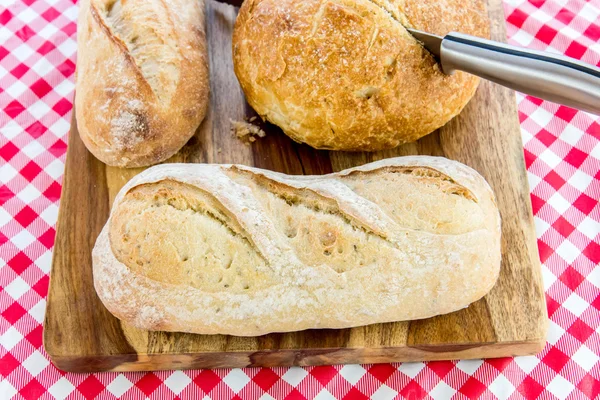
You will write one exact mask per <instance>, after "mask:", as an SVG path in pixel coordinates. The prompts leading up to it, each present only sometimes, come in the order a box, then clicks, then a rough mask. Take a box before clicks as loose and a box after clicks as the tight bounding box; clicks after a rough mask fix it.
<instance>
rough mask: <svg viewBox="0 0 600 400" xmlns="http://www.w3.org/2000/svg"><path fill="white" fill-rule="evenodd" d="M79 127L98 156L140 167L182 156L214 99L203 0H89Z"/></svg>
mask: <svg viewBox="0 0 600 400" xmlns="http://www.w3.org/2000/svg"><path fill="white" fill-rule="evenodd" d="M77 41H78V44H79V46H78V56H77V78H76V91H77V96H76V97H75V113H76V116H77V127H78V130H79V134H80V136H81V139H82V140H83V142H84V144H85V145H86V147H87V148H88V149H89V150H90V152H92V153H93V154H94V155H95V156H96V157H97V158H98V159H99V160H101V161H103V162H104V163H106V164H109V165H112V166H118V167H141V166H147V165H152V164H156V163H158V162H161V161H164V160H166V159H167V158H169V157H170V156H172V155H173V154H175V153H176V152H177V151H178V150H179V149H180V148H181V147H183V145H184V144H185V143H186V142H187V141H188V139H189V138H190V137H192V136H193V135H194V132H195V131H196V129H197V128H198V126H199V125H200V122H201V121H202V120H203V119H204V115H205V114H206V108H207V104H208V89H209V82H208V62H207V60H208V56H207V46H206V38H205V32H204V1H203V0H170V1H163V0H117V1H115V0H82V1H81V2H80V12H79V25H78V32H77Z"/></svg>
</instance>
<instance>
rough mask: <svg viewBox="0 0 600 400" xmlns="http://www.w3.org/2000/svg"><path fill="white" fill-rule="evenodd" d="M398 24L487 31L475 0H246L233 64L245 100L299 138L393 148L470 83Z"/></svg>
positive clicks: (454, 107)
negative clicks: (441, 63) (446, 70)
mask: <svg viewBox="0 0 600 400" xmlns="http://www.w3.org/2000/svg"><path fill="white" fill-rule="evenodd" d="M405 27H412V28H416V29H421V30H424V31H427V32H431V33H435V34H439V35H445V34H447V33H448V32H450V31H459V32H463V33H468V34H472V35H476V36H481V37H488V36H489V20H488V17H487V12H486V10H485V7H484V4H483V1H482V0H466V1H460V0H439V1H422V0H371V1H370V0H246V1H245V2H244V3H243V5H242V7H241V9H240V13H239V15H238V18H237V21H236V24H235V29H234V33H233V61H234V69H235V73H236V75H237V77H238V80H239V82H240V84H241V86H242V88H243V90H244V93H245V94H246V98H247V100H248V102H249V103H250V105H251V106H252V107H253V108H254V109H255V110H256V111H257V112H258V113H259V114H260V115H261V116H262V117H263V118H264V119H267V120H269V121H271V122H272V123H274V124H276V125H278V126H279V127H281V128H282V129H283V131H284V132H285V133H286V134H287V135H289V136H290V137H291V138H292V139H294V140H296V141H298V142H304V143H307V144H309V145H311V146H313V147H316V148H320V149H334V150H351V151H374V150H381V149H385V148H391V147H395V146H398V145H400V144H402V143H406V142H411V141H414V140H416V139H418V138H420V137H422V136H424V135H426V134H428V133H430V132H432V131H434V130H435V129H437V128H439V127H440V126H442V125H444V124H445V123H446V122H448V121H449V120H450V119H451V118H452V117H454V116H455V115H457V114H458V113H459V112H460V111H461V110H462V109H463V107H464V106H465V105H466V104H467V102H468V101H469V100H470V99H471V97H472V96H473V94H474V93H475V90H476V88H477V85H478V82H479V79H478V78H476V77H475V76H472V75H469V74H466V73H462V72H457V73H455V74H454V75H452V76H447V75H444V74H443V73H442V72H441V71H440V68H439V65H438V64H437V63H436V61H435V60H434V58H433V57H432V56H431V54H430V53H429V52H427V51H426V50H424V49H423V47H422V45H421V44H420V43H419V42H417V40H416V39H415V38H414V37H412V35H410V34H409V33H408V31H407V30H406V29H405Z"/></svg>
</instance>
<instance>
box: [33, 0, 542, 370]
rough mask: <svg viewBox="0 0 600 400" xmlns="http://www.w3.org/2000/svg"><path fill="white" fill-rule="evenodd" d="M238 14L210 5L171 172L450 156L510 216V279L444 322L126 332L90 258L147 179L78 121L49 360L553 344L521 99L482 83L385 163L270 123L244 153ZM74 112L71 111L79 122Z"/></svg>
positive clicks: (508, 351)
mask: <svg viewBox="0 0 600 400" xmlns="http://www.w3.org/2000/svg"><path fill="white" fill-rule="evenodd" d="M489 12H490V16H491V19H492V36H493V38H494V39H496V40H500V41H504V39H505V37H506V36H505V31H504V16H503V10H502V4H501V0H490V2H489ZM235 16H236V9H235V8H233V7H231V6H228V5H224V4H220V3H216V2H213V1H212V0H210V1H209V2H208V4H207V27H208V28H207V29H208V31H207V34H208V41H209V48H210V72H211V104H210V110H209V113H208V116H207V118H206V120H205V121H204V123H203V124H202V126H201V127H200V128H199V130H198V132H197V133H196V135H195V136H194V137H193V138H192V139H191V140H190V141H189V143H188V144H187V145H186V146H185V147H184V148H183V149H182V150H181V151H180V152H179V154H177V155H175V156H174V157H173V158H172V159H170V160H169V162H194V163H198V162H209V163H240V164H246V165H253V166H256V167H260V168H267V169H271V170H275V171H280V172H285V173H288V174H324V173H328V172H332V171H339V170H342V169H345V168H348V167H352V166H356V165H361V164H364V163H367V162H370V161H374V160H378V159H381V158H387V157H393V156H398V155H412V154H429V155H440V156H446V157H448V158H451V159H454V160H458V161H461V162H463V163H465V164H467V165H469V166H471V167H473V168H475V169H476V170H477V171H479V172H480V173H481V174H482V175H483V176H484V177H485V178H486V179H487V180H488V182H489V183H490V184H491V186H492V188H493V189H494V191H495V193H496V196H497V201H498V206H499V208H500V212H501V215H502V219H503V225H502V256H503V261H502V269H501V273H500V278H499V280H498V283H497V284H496V286H495V287H494V288H493V289H492V291H491V292H490V293H489V294H488V295H487V296H486V297H485V298H483V299H481V300H480V301H478V302H476V303H475V304H472V305H471V306H470V307H468V308H466V309H463V310H461V311H458V312H455V313H452V314H448V315H443V316H439V317H435V318H430V319H425V320H419V321H412V322H402V323H388V324H377V325H370V326H364V327H358V328H353V329H344V330H308V331H302V332H293V333H284V334H270V335H266V336H261V337H254V338H248V337H244V338H241V337H232V336H220V335H194V334H184V333H167V332H149V331H144V330H140V329H137V328H133V327H131V326H128V325H127V324H124V323H121V322H120V321H119V320H117V319H116V318H115V317H113V316H112V315H111V314H110V313H109V312H108V311H107V310H106V309H105V308H104V306H103V305H102V303H101V302H100V300H99V299H98V297H97V295H96V292H95V291H94V287H93V282H92V264H91V250H92V247H93V245H94V242H95V240H96V237H97V236H98V234H99V232H100V230H101V228H102V226H103V225H104V224H105V223H106V220H107V217H108V214H109V210H110V206H111V204H112V201H113V199H114V197H115V195H116V193H117V192H118V190H119V189H120V188H121V186H122V185H123V184H125V182H127V181H128V180H129V179H130V178H131V177H133V176H134V175H135V174H137V173H139V172H140V171H141V169H137V170H124V169H118V168H111V167H106V166H105V165H104V164H103V163H101V162H99V161H98V160H96V159H95V158H94V157H93V156H92V155H91V154H90V153H89V152H88V151H87V150H86V148H85V147H84V145H83V143H82V142H81V140H80V138H79V134H78V132H77V128H76V123H75V121H73V124H72V128H71V132H70V136H69V146H68V151H67V161H66V170H65V176H64V183H63V192H62V198H61V202H60V212H59V219H58V232H57V236H56V244H55V248H54V259H53V266H52V272H51V279H50V289H49V294H48V305H47V311H46V321H45V327H44V344H45V347H46V351H47V352H48V354H49V355H50V357H51V359H52V361H53V362H54V363H55V365H56V366H57V367H59V368H60V369H63V370H67V371H104V370H117V371H126V370H154V369H173V368H176V369H184V368H218V367H242V366H285V365H318V364H338V363H377V362H393V361H415V360H438V359H459V358H481V357H501V356H512V355H523V354H533V353H536V352H538V351H540V350H541V349H542V347H543V345H544V343H545V337H546V326H547V314H546V305H545V298H544V290H543V286H542V279H541V269H540V263H539V258H538V251H537V247H536V236H535V230H534V225H533V218H532V214H531V205H530V197H529V187H528V183H527V176H526V172H525V166H524V162H523V147H522V143H521V134H520V130H519V123H518V120H517V111H516V103H515V98H514V94H513V93H512V92H510V91H508V90H506V89H503V88H501V87H499V86H496V85H493V84H491V83H488V82H483V83H482V84H481V85H480V87H479V89H478V91H477V94H476V96H475V98H474V99H473V100H472V101H471V102H470V103H469V105H468V106H467V107H466V109H465V110H464V111H463V112H462V113H461V114H460V115H459V116H458V117H457V118H455V119H454V120H452V121H451V122H450V123H449V124H447V125H446V126H445V127H443V128H442V129H440V130H439V131H437V132H435V133H433V134H431V135H429V136H426V137H425V138H423V139H421V140H419V141H418V142H415V143H411V144H407V145H404V146H401V147H399V148H397V149H394V150H389V151H384V152H378V153H370V154H367V153H352V154H350V153H342V152H327V151H316V150H313V149H312V148H310V147H308V146H305V145H299V144H297V143H294V142H293V141H291V140H290V139H289V138H288V137H287V136H285V135H284V134H282V133H281V132H280V131H279V130H278V129H277V128H276V127H274V126H272V125H268V124H266V125H264V126H263V128H264V129H265V131H266V132H267V137H265V138H262V139H259V140H257V141H256V142H255V143H253V144H252V145H245V144H243V143H242V142H241V141H239V140H238V139H236V138H235V137H234V136H233V135H232V133H231V132H230V119H232V120H242V119H243V118H244V117H249V116H251V115H253V113H254V112H253V111H252V110H251V109H250V108H249V106H248V105H247V104H246V103H245V101H244V97H243V94H242V91H241V89H240V87H239V85H238V82H237V79H236V78H235V75H234V73H233V68H232V62H231V32H232V29H233V23H234V21H235ZM73 114H74V113H73Z"/></svg>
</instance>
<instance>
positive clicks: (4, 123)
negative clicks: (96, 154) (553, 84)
mask: <svg viewBox="0 0 600 400" xmlns="http://www.w3.org/2000/svg"><path fill="white" fill-rule="evenodd" d="M505 13H506V21H507V27H508V35H509V41H510V42H511V43H513V44H517V45H521V46H526V47H530V48H535V49H541V50H548V51H554V52H558V53H564V54H566V55H568V56H571V57H575V58H577V59H581V60H583V61H586V62H588V63H591V64H595V65H600V43H599V40H600V0H592V1H589V2H585V1H582V0H549V1H542V0H529V1H526V0H506V1H505ZM76 14H77V6H76V5H75V4H74V3H73V1H71V0H38V1H33V0H24V1H17V2H13V1H11V0H0V106H1V107H0V108H1V111H0V133H1V134H0V399H5V398H11V397H13V396H14V397H15V398H25V399H37V398H40V397H41V398H61V399H62V398H67V397H68V398H82V397H83V398H95V397H99V398H114V397H120V396H124V397H126V398H147V397H149V398H153V399H162V398H167V397H173V396H178V397H179V398H184V397H186V398H187V397H189V398H202V397H204V396H207V397H209V398H231V397H235V396H238V397H237V398H247V399H256V398H264V399H270V398H290V399H303V398H313V397H316V398H319V399H333V398H348V399H361V398H367V397H371V398H374V399H391V398H394V397H402V398H409V399H419V398H423V397H429V398H433V399H447V398H451V397H452V398H469V399H473V398H478V397H482V398H486V399H487V398H500V399H505V398H511V399H519V398H526V399H535V398H558V399H582V398H590V399H595V398H598V396H599V395H600V362H599V360H600V336H599V331H600V315H599V310H600V296H598V295H599V293H600V269H598V268H595V267H597V266H598V264H600V206H599V205H598V199H599V198H600V118H598V117H594V116H592V115H590V114H586V113H584V112H577V111H574V110H572V109H569V108H566V107H561V106H558V105H555V104H551V103H548V102H544V101H541V100H538V99H536V98H532V97H528V96H523V95H517V101H518V105H519V118H520V121H521V128H522V134H523V144H524V154H525V160H526V165H527V169H528V176H529V182H530V185H531V199H532V203H533V212H534V218H535V223H536V229H537V234H538V246H539V253H540V258H541V260H542V263H543V267H542V268H543V276H544V284H545V289H546V296H547V303H548V313H549V315H550V321H551V322H550V330H549V333H548V345H547V346H546V348H545V349H544V351H543V352H542V353H541V354H539V355H538V356H535V357H534V356H530V357H518V358H514V359H513V358H503V359H492V360H471V361H458V362H450V361H445V362H430V363H404V364H379V365H346V366H323V367H314V368H245V369H222V370H205V371H183V372H182V371H165V372H151V373H123V374H120V373H99V374H71V373H63V372H61V371H59V370H58V369H56V368H55V367H54V366H53V365H52V364H51V363H50V362H49V361H48V357H47V355H46V353H45V352H44V349H43V346H42V325H41V324H42V320H43V318H44V311H45V306H46V300H45V297H46V293H47V291H48V272H49V269H50V261H51V252H52V246H53V243H54V236H55V226H56V219H57V211H58V202H59V196H60V188H61V179H62V174H63V168H64V159H65V153H66V146H67V145H66V142H67V140H66V135H67V132H68V130H69V121H70V114H71V109H72V97H73V90H74V70H75V53H76V42H75V32H76V23H75V21H76Z"/></svg>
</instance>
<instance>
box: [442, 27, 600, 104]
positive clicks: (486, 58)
mask: <svg viewBox="0 0 600 400" xmlns="http://www.w3.org/2000/svg"><path fill="white" fill-rule="evenodd" d="M440 53H441V57H440V58H441V60H442V62H441V65H442V70H443V71H444V73H446V74H449V73H452V72H453V71H454V70H461V71H466V72H468V73H470V74H473V75H477V76H480V77H482V78H485V79H488V80H490V81H493V82H496V83H498V84H500V85H502V86H506V87H509V88H511V89H514V90H518V91H519V92H523V93H526V94H530V95H532V96H535V97H539V98H542V99H545V100H549V101H552V102H555V103H560V104H564V105H566V106H569V107H573V108H577V109H580V110H584V111H587V112H590V113H592V114H597V115H600V69H599V68H596V67H594V66H591V65H588V64H585V63H582V62H579V61H577V60H574V59H572V58H569V57H564V56H560V55H554V54H551V53H547V52H540V51H534V50H528V49H524V48H521V47H516V46H510V45H507V44H504V43H498V42H492V41H489V40H485V39H481V38H478V37H474V36H470V35H465V34H462V33H454V32H453V33H450V34H448V35H446V36H445V37H444V40H443V41H442V45H441V49H440Z"/></svg>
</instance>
